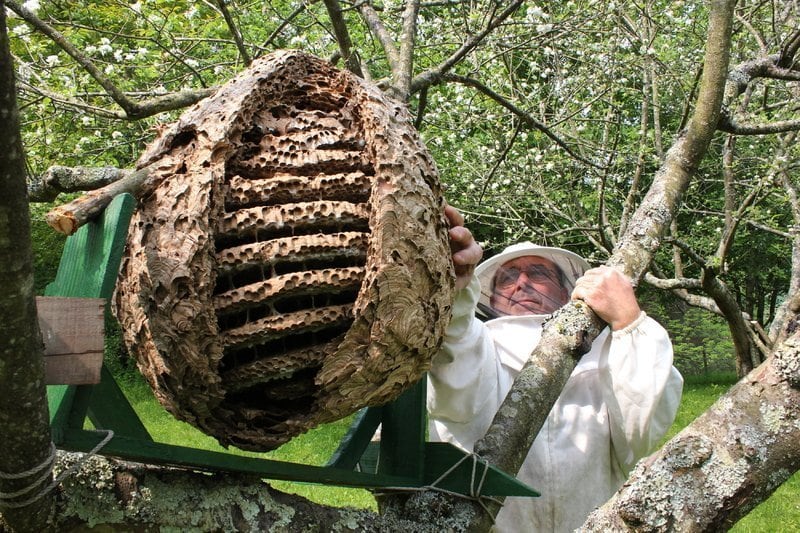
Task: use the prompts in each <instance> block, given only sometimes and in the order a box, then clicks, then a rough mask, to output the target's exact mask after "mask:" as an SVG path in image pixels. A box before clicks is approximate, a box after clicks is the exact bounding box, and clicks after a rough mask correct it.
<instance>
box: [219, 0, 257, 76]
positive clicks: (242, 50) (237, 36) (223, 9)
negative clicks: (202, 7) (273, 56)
mask: <svg viewBox="0 0 800 533" xmlns="http://www.w3.org/2000/svg"><path fill="white" fill-rule="evenodd" d="M217 9H219V12H220V13H222V18H224V19H225V24H227V25H228V29H229V30H230V31H231V35H232V36H233V40H234V41H235V42H236V48H237V49H238V50H239V54H240V55H241V56H242V61H243V62H244V64H245V65H250V63H252V62H253V59H252V58H251V57H250V54H249V53H248V52H247V48H246V47H245V45H244V40H243V39H242V34H241V32H240V31H239V28H238V27H237V26H236V23H235V22H234V21H233V17H232V16H231V12H230V10H229V9H228V6H227V4H226V3H225V0H217Z"/></svg>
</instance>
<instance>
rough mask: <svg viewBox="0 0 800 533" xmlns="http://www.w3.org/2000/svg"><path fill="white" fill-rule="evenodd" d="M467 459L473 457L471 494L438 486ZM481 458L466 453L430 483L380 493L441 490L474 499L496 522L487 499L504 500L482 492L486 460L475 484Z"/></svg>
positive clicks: (395, 488) (487, 468)
mask: <svg viewBox="0 0 800 533" xmlns="http://www.w3.org/2000/svg"><path fill="white" fill-rule="evenodd" d="M467 459H472V474H471V476H470V483H469V485H470V486H469V494H461V493H459V492H453V491H451V490H448V489H443V488H441V487H438V486H437V485H438V484H439V483H441V482H442V481H443V480H444V479H446V478H447V476H449V475H450V474H452V473H453V471H454V470H455V469H456V468H458V467H459V466H460V465H461V463H463V462H464V461H466V460H467ZM479 459H480V457H479V456H478V455H477V454H476V453H469V454H466V455H464V456H463V457H461V459H459V460H458V461H456V462H455V464H453V465H452V466H451V467H450V468H448V469H447V470H446V471H445V472H444V473H443V474H442V475H440V476H439V477H438V478H436V479H435V480H434V481H433V482H432V483H431V484H429V485H424V486H422V487H381V492H379V493H378V494H382V493H383V492H384V491H385V492H422V491H424V490H432V491H435V492H441V493H443V494H448V495H450V496H455V497H457V498H462V499H466V500H471V501H474V502H475V503H477V504H478V505H480V506H481V507H482V508H483V510H484V511H485V512H486V514H488V515H489V518H491V520H492V523H493V524H494V523H495V519H494V516H493V515H492V513H491V512H490V511H489V508H488V507H487V506H486V503H485V502H486V501H491V502H494V503H496V504H498V505H503V502H502V501H500V500H498V499H497V498H493V497H491V496H485V495H483V494H481V490H482V489H483V483H484V481H486V475H487V474H488V472H489V463H487V462H485V461H484V462H483V472H481V476H480V481H479V482H478V484H477V486H476V484H475V477H476V476H475V475H476V470H477V466H478V464H479Z"/></svg>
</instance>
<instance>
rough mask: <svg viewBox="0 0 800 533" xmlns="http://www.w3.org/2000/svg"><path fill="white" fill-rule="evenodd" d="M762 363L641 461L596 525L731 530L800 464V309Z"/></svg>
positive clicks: (590, 526)
mask: <svg viewBox="0 0 800 533" xmlns="http://www.w3.org/2000/svg"><path fill="white" fill-rule="evenodd" d="M793 305H794V309H793V312H794V317H793V318H792V319H791V320H790V321H789V323H788V325H787V328H786V330H785V331H784V333H785V339H784V340H783V342H782V343H781V344H780V345H778V346H777V347H776V349H775V351H774V352H773V354H772V355H771V356H770V357H769V358H768V359H767V361H765V362H764V363H763V364H762V365H761V366H759V367H758V368H756V369H755V370H753V371H752V372H750V374H748V375H747V376H745V378H744V379H742V380H741V381H740V382H739V383H737V384H736V385H735V386H734V387H732V388H731V390H730V391H728V393H726V394H725V395H724V396H722V397H721V398H720V399H719V400H718V401H717V402H716V403H715V404H714V405H713V406H712V407H711V408H710V409H709V410H708V411H706V412H705V413H704V414H703V415H701V416H700V417H699V418H698V419H697V420H695V421H694V422H693V423H692V424H691V425H690V426H688V427H686V428H685V429H684V430H683V431H682V432H681V433H679V434H678V435H677V436H675V437H674V438H673V439H672V440H670V441H669V442H668V443H667V445H666V446H664V447H663V448H662V449H661V450H660V451H659V452H657V453H656V454H654V455H653V456H651V457H649V458H648V459H646V460H644V461H642V462H640V463H639V465H637V467H636V469H635V470H634V471H633V473H632V474H631V477H630V479H629V480H628V481H627V482H626V484H625V486H624V487H623V488H622V489H620V491H619V492H618V493H617V494H616V495H615V496H614V498H612V499H611V500H610V501H609V502H608V503H606V504H605V505H604V506H603V507H601V508H600V509H598V510H597V511H595V512H594V513H593V514H592V515H590V517H589V520H588V521H587V522H586V524H585V525H584V528H585V529H587V530H591V531H726V530H728V529H730V527H731V526H733V524H735V523H736V522H737V521H738V520H739V519H741V518H742V517H744V516H746V515H747V513H749V512H750V511H751V510H752V509H753V508H754V507H755V506H756V505H758V504H759V503H761V502H762V501H763V500H765V499H766V498H768V497H769V495H770V494H772V492H773V491H774V490H775V489H776V488H778V487H779V486H780V485H781V484H782V483H783V482H784V481H786V480H787V479H788V478H789V477H791V475H792V474H794V473H795V472H796V471H797V470H798V468H800V454H798V450H797V442H798V441H799V440H800V423H798V420H800V327H798V326H799V325H800V315H798V314H797V313H798V311H800V308H799V307H798V301H797V299H795V301H794V302H793Z"/></svg>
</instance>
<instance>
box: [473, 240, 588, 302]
mask: <svg viewBox="0 0 800 533" xmlns="http://www.w3.org/2000/svg"><path fill="white" fill-rule="evenodd" d="M529 256H535V257H539V258H543V259H545V260H546V262H534V263H539V264H530V265H525V263H526V262H525V261H521V262H520V261H515V260H516V259H519V258H522V257H529ZM546 263H550V264H549V265H547V266H545V264H546ZM588 269H589V264H588V263H587V262H586V261H585V260H584V259H583V258H582V257H580V256H579V255H577V254H575V253H573V252H570V251H568V250H564V249H562V248H551V247H547V246H538V245H536V244H533V243H531V242H523V243H519V244H515V245H513V246H509V247H508V248H506V249H505V250H503V252H501V253H499V254H497V255H495V256H493V257H491V258H489V259H487V260H486V261H484V262H483V263H481V264H480V265H478V267H477V268H476V269H475V275H476V276H477V277H478V280H479V281H480V284H481V295H480V298H479V303H478V308H479V310H480V311H481V312H483V313H484V314H486V315H487V316H488V317H490V318H494V317H497V316H501V315H503V314H528V313H530V314H549V313H551V312H553V311H555V309H557V308H558V307H561V305H563V304H564V303H565V302H566V300H564V298H563V293H565V294H566V295H567V298H568V295H569V294H570V293H571V292H572V289H573V287H574V285H575V281H576V280H577V279H578V278H579V277H580V276H581V275H583V273H584V272H585V271H586V270H588ZM523 274H524V277H522V276H523ZM512 278H513V280H514V281H513V282H512ZM520 278H521V283H522V285H524V286H525V287H524V288H525V290H521V291H516V294H515V295H512V294H511V293H510V292H509V291H510V290H511V289H509V287H511V285H513V284H515V283H516V280H520ZM526 281H530V282H532V283H525V282H526ZM537 285H539V289H538V290H536V289H535V288H536V286H537ZM504 287H505V288H506V289H507V290H506V291H505V294H501V295H500V298H503V297H504V296H505V297H506V299H505V303H507V304H508V305H511V306H514V307H515V309H514V311H513V312H511V313H509V312H508V309H506V312H498V309H494V306H493V305H492V301H491V300H492V296H493V294H494V295H495V297H497V293H496V291H495V289H500V291H501V292H503V288H504ZM555 287H559V288H560V289H563V291H564V292H563V293H562V292H561V291H554V290H552V289H553V288H555ZM554 298H555V299H556V300H557V301H553V299H554ZM498 307H501V308H502V307H506V308H507V307H508V306H503V305H498ZM543 309H547V310H543ZM501 311H502V310H501Z"/></svg>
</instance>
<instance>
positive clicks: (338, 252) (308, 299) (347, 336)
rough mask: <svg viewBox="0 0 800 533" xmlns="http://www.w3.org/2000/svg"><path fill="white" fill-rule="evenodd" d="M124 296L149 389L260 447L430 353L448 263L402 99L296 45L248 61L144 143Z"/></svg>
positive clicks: (392, 388)
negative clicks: (143, 189)
mask: <svg viewBox="0 0 800 533" xmlns="http://www.w3.org/2000/svg"><path fill="white" fill-rule="evenodd" d="M138 166H139V167H140V168H141V167H145V166H149V167H150V168H151V171H150V175H151V185H150V186H149V187H148V190H147V193H146V194H144V195H143V196H142V197H141V198H140V200H139V205H138V209H137V212H136V213H135V215H134V218H133V220H132V222H131V230H130V232H129V235H128V243H127V249H126V253H125V257H124V258H123V266H122V270H121V274H120V280H119V283H118V285H117V292H116V294H115V305H116V310H117V316H118V317H119V319H120V323H121V324H122V327H123V332H124V337H125V340H126V344H127V346H128V348H129V350H130V351H131V353H133V354H135V356H136V359H137V362H138V365H139V368H140V369H141V371H142V372H143V374H144V375H145V376H146V377H147V379H148V381H149V383H150V385H151V387H152V388H153V390H154V391H155V393H156V396H157V397H158V399H159V401H160V402H161V403H162V404H163V405H164V406H165V407H166V408H167V409H168V410H169V411H170V412H171V413H173V414H174V415H175V416H176V417H178V418H180V419H182V420H186V421H188V422H189V423H191V424H192V425H194V426H195V427H197V428H199V429H200V430H202V431H204V432H206V433H208V434H210V435H213V436H214V437H216V438H217V439H218V440H219V441H220V442H221V443H222V444H224V445H228V444H233V445H235V446H237V447H240V448H243V449H250V450H269V449H272V448H275V447H277V446H279V445H281V444H282V443H284V442H286V441H288V440H289V439H291V438H292V437H293V436H295V435H298V434H299V433H302V432H304V431H306V430H307V429H309V428H310V427H313V426H314V425H317V424H319V423H322V422H326V421H331V420H334V419H338V418H341V417H343V416H346V415H347V414H350V413H352V412H354V411H356V410H358V409H360V408H361V407H364V406H366V405H376V404H381V403H385V402H387V401H390V400H392V399H394V398H395V397H397V396H398V395H399V394H400V393H401V392H402V391H403V390H405V389H406V388H407V387H408V386H410V385H411V384H413V383H414V382H415V381H417V380H418V379H419V378H420V377H421V376H422V375H423V373H424V372H425V371H426V370H427V369H428V368H429V365H430V359H431V357H432V356H433V354H434V353H435V352H436V350H437V349H438V347H439V345H440V342H441V338H442V335H443V332H444V328H445V326H446V325H447V322H448V320H449V316H450V305H451V301H452V290H453V289H452V285H453V274H452V264H451V262H450V261H451V260H450V251H449V246H448V240H447V232H446V222H445V220H444V218H443V212H442V198H441V190H440V186H439V183H438V177H437V172H436V168H435V165H434V163H433V161H432V159H431V157H430V155H429V154H428V152H427V150H426V149H425V147H424V146H423V144H422V142H421V141H420V140H419V138H418V136H417V134H416V132H415V130H414V129H413V126H412V125H411V123H410V121H409V116H408V114H407V111H406V110H405V108H404V106H402V105H400V104H398V103H396V102H394V101H392V100H390V99H388V98H387V97H386V96H384V95H383V94H382V93H381V92H380V91H379V90H378V89H376V88H374V87H372V86H370V85H369V84H367V83H366V82H364V81H363V80H361V79H359V78H357V77H356V76H354V75H352V74H350V73H349V72H345V71H340V70H337V69H335V68H334V67H332V66H331V65H329V64H328V63H326V62H324V61H322V60H319V59H316V58H313V57H311V56H308V55H305V54H302V53H299V52H291V51H288V52H278V53H274V54H272V55H270V56H268V57H266V58H264V59H261V60H259V61H257V62H255V63H254V64H253V66H252V67H251V68H249V69H248V70H247V71H245V72H243V73H242V74H240V75H239V76H237V77H236V78H234V79H233V80H232V81H231V82H229V83H228V84H227V85H225V86H224V87H222V88H221V89H220V90H219V91H217V93H216V94H215V95H214V96H212V97H209V98H207V99H206V100H204V101H202V102H201V103H199V104H197V105H196V106H194V107H193V108H191V109H190V110H188V111H187V112H186V113H184V115H183V116H182V117H181V118H180V119H179V120H178V121H177V122H175V123H174V124H171V125H169V126H167V127H165V128H164V130H163V131H162V132H161V133H160V135H159V136H158V138H157V139H156V140H155V141H154V142H153V143H152V144H151V145H150V146H149V147H148V149H147V150H146V151H145V153H144V154H142V156H141V158H140V160H139V165H138Z"/></svg>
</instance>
